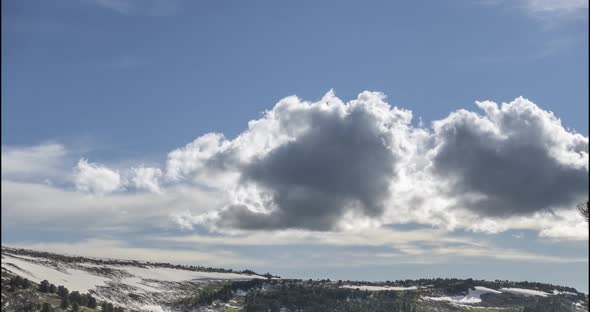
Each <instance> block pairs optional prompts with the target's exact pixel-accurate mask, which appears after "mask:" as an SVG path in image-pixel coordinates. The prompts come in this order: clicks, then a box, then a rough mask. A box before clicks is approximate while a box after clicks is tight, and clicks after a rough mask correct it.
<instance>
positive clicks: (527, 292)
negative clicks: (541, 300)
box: [500, 288, 550, 297]
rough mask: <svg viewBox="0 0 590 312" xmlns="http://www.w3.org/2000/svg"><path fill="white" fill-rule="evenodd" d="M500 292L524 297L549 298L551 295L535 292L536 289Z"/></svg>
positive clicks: (503, 289)
mask: <svg viewBox="0 0 590 312" xmlns="http://www.w3.org/2000/svg"><path fill="white" fill-rule="evenodd" d="M500 291H502V292H507V293H512V294H517V295H523V296H541V297H547V296H549V295H550V294H549V293H546V292H544V291H540V290H534V289H526V288H500Z"/></svg>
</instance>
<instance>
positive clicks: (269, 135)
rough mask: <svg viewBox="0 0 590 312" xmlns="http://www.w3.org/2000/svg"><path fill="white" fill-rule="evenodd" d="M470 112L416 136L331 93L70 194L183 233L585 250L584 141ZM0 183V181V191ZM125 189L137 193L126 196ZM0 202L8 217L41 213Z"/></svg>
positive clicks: (551, 121)
mask: <svg viewBox="0 0 590 312" xmlns="http://www.w3.org/2000/svg"><path fill="white" fill-rule="evenodd" d="M476 105H477V107H478V108H479V110H478V111H470V110H458V111H455V112H451V113H450V114H449V116H448V117H446V118H443V119H441V120H437V121H434V122H433V123H432V126H431V127H425V126H424V125H423V124H422V123H421V124H420V125H418V126H415V125H413V124H412V113H411V112H410V111H408V110H404V109H400V108H397V107H393V106H391V105H389V104H388V103H387V102H386V98H385V96H384V95H383V94H381V93H378V92H363V93H361V94H359V96H358V97H357V98H356V99H354V100H352V101H349V102H346V103H345V102H343V101H341V100H340V99H338V98H337V97H336V96H335V95H334V93H333V92H328V93H327V94H326V95H325V96H324V97H323V98H321V99H320V100H319V101H314V102H309V101H304V100H301V99H299V98H297V97H295V96H290V97H286V98H284V99H282V100H281V101H279V102H278V103H277V104H276V105H275V106H274V107H273V108H272V109H270V110H268V111H266V112H264V114H263V115H262V116H261V117H260V118H259V119H257V120H252V121H250V122H249V123H248V127H247V129H246V130H244V131H243V132H242V133H240V134H239V135H238V136H236V137H235V138H226V137H225V136H224V135H223V134H220V133H208V134H204V135H202V136H200V137H197V138H196V139H195V140H194V141H193V142H190V143H189V144H187V145H186V146H183V147H180V148H178V149H175V150H173V151H171V152H170V153H169V154H168V155H167V160H166V163H165V165H164V166H163V167H161V168H158V167H157V166H154V167H146V166H143V165H140V166H136V167H130V168H129V169H124V168H119V169H112V167H109V166H107V165H99V164H96V163H90V162H88V161H87V160H85V159H81V160H80V161H79V162H78V164H77V166H76V168H75V169H74V172H75V174H74V178H73V179H72V181H73V182H74V186H75V188H76V189H77V190H78V191H81V192H88V193H93V194H101V195H103V197H102V198H101V199H100V200H101V201H104V202H105V203H107V202H108V203H109V204H112V205H114V206H120V207H125V208H124V209H125V210H126V211H129V212H130V213H136V212H139V211H141V209H133V208H131V207H133V205H135V204H138V205H139V204H140V203H141V205H144V206H149V207H152V208H153V209H157V208H155V206H154V205H160V204H161V207H160V208H159V209H160V210H161V211H159V212H158V214H155V215H158V216H160V217H161V216H162V215H163V214H167V217H168V221H169V222H170V223H173V224H176V225H177V226H178V227H180V228H182V229H185V230H191V229H194V228H195V226H197V225H198V226H207V227H209V229H210V230H214V231H220V232H224V233H230V232H232V231H256V230H262V231H268V230H273V231H277V230H285V229H291V230H293V229H296V230H302V231H308V230H312V231H328V232H329V231H350V230H354V229H358V228H364V229H369V228H378V227H380V226H382V225H386V224H400V223H418V224H425V225H430V226H433V227H436V228H438V229H444V230H447V231H451V230H456V229H466V230H470V231H475V232H486V233H499V232H503V231H506V230H509V229H529V230H535V231H538V232H539V233H540V235H542V236H544V237H552V238H568V239H587V237H588V236H587V233H586V231H583V229H584V227H583V226H584V225H585V223H584V222H585V221H584V220H583V219H581V218H578V217H577V215H576V214H575V202H576V201H578V200H583V199H585V198H587V196H588V191H587V189H588V138H587V137H586V136H583V135H581V134H578V133H575V132H573V131H572V130H569V129H567V128H565V127H564V126H563V125H562V124H561V121H560V120H559V119H558V118H557V117H556V116H554V114H552V113H551V112H548V111H545V110H543V109H541V108H540V107H538V106H537V105H536V104H534V103H532V102H531V101H528V100H526V99H524V98H517V99H515V100H514V101H512V102H510V103H503V104H501V105H498V104H496V103H493V102H489V101H484V102H477V103H476ZM3 155H4V147H3ZM3 162H4V160H3ZM3 165H4V163H3ZM120 172H121V173H120ZM4 178H5V177H4V168H3V186H4V185H5V182H4ZM12 186H14V187H17V185H12ZM134 188H135V189H140V190H147V191H149V192H127V191H129V190H132V189H134ZM14 189H15V188H10V190H11V191H14ZM53 190H54V192H53V193H55V194H59V197H60V198H62V200H61V202H64V203H67V202H68V201H67V200H66V199H65V198H67V197H75V198H76V201H78V202H79V204H78V205H79V206H81V205H88V204H89V203H87V202H84V203H81V202H80V201H83V200H82V199H79V198H78V197H77V196H79V195H78V194H74V193H76V192H69V191H65V190H60V189H59V188H57V189H56V188H53ZM48 192H49V191H48ZM4 193H5V192H4V190H3V195H4ZM53 193H52V194H53ZM111 193H113V194H111ZM152 193H155V194H152ZM190 193H194V194H198V196H190ZM27 194H28V193H27ZM7 195H9V196H8V198H9V199H10V201H11V202H10V203H8V202H6V203H7V204H8V205H12V206H19V207H21V206H23V207H24V206H25V205H20V204H18V203H23V202H26V203H27V204H26V205H28V206H35V205H41V204H42V203H39V202H38V201H25V200H24V199H23V196H24V195H23V196H21V195H19V196H10V195H11V194H7ZM56 196H57V195H56ZM115 198H116V199H115ZM140 198H141V199H140ZM147 198H149V200H147ZM156 198H157V199H156ZM203 198H205V199H204V200H203ZM211 198H214V199H215V200H211ZM136 199H137V201H136ZM147 202H150V204H149V205H146V203H147ZM4 204H5V201H4V200H3V205H4ZM17 204H18V205H17ZM45 205H46V203H45ZM64 205H67V204H64ZM114 206H113V207H114ZM164 207H165V209H164ZM152 208H150V209H152ZM3 211H4V210H3ZM129 217H130V218H131V217H133V216H129Z"/></svg>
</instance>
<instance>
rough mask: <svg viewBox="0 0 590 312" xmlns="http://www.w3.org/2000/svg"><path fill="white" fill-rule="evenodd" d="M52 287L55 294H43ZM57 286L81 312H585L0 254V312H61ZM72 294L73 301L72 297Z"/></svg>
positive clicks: (529, 287)
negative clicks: (46, 310)
mask: <svg viewBox="0 0 590 312" xmlns="http://www.w3.org/2000/svg"><path fill="white" fill-rule="evenodd" d="M25 281H26V282H25ZM42 281H47V282H43V283H41V282H42ZM50 284H52V286H53V289H54V290H53V291H49V290H47V287H44V286H43V285H46V286H47V285H50ZM58 286H63V287H65V288H67V291H69V295H65V296H66V297H67V296H69V297H68V298H69V301H72V300H74V301H76V300H78V301H80V299H79V298H80V295H81V296H82V297H84V298H90V297H92V298H95V299H96V301H97V307H92V305H91V304H90V303H89V301H88V299H84V300H81V301H80V303H79V304H81V305H82V306H84V307H85V308H84V310H83V311H103V312H104V311H105V310H106V311H111V310H110V308H109V307H108V304H110V305H111V306H113V307H114V308H113V309H115V310H112V311H122V310H121V309H125V311H157V312H159V311H273V312H274V311H284V312H289V311H392V312H397V311H470V310H473V309H476V310H478V311H488V310H489V311H492V310H493V311H523V310H524V311H588V296H587V295H586V294H583V293H580V292H578V291H576V290H575V289H573V288H570V287H563V286H555V285H548V284H542V283H534V282H510V281H493V282H491V281H475V280H472V279H466V280H462V279H422V280H406V281H395V282H371V283H369V282H358V281H356V282H355V281H338V282H334V281H330V280H306V281H304V280H293V279H280V278H276V277H274V278H273V277H272V276H270V275H265V276H263V275H259V274H255V273H254V272H252V271H248V270H247V271H241V272H238V271H233V270H227V269H219V268H205V267H195V266H179V265H173V264H168V263H150V262H141V261H128V260H116V259H93V258H84V257H72V256H64V255H59V254H53V253H46V252H37V251H31V250H23V249H14V248H8V247H2V311H40V310H41V309H42V308H43V304H47V305H49V306H50V307H59V306H60V305H61V304H63V298H64V295H63V291H62V294H59V293H60V291H55V289H57V287H58ZM62 290H63V289H62ZM67 291H66V292H67ZM74 292H77V293H78V294H76V295H75V296H73V293H74ZM86 296H88V297H86ZM76 298H78V299H76ZM72 304H73V303H72ZM103 305H104V307H101V306H103ZM98 307H100V309H99V308H98ZM117 308H118V309H120V310H116V309H117ZM70 310H71V306H70V307H69V308H68V309H67V311H70ZM56 311H57V310H56Z"/></svg>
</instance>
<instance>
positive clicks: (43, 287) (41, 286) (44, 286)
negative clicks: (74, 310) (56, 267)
mask: <svg viewBox="0 0 590 312" xmlns="http://www.w3.org/2000/svg"><path fill="white" fill-rule="evenodd" d="M39 290H40V291H41V292H43V293H46V292H48V291H49V282H48V281H47V280H43V281H41V283H40V284H39Z"/></svg>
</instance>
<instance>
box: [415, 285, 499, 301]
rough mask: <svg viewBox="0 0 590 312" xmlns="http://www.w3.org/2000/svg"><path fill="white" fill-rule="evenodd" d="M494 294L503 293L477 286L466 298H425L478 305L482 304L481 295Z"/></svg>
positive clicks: (470, 290)
mask: <svg viewBox="0 0 590 312" xmlns="http://www.w3.org/2000/svg"><path fill="white" fill-rule="evenodd" d="M487 293H493V294H500V293H502V292H501V291H497V290H495V289H491V288H487V287H483V286H475V290H473V289H469V292H468V294H467V295H466V296H452V297H448V296H445V297H425V298H426V299H429V300H433V301H447V302H451V303H456V304H476V303H480V302H481V295H483V294H487Z"/></svg>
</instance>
